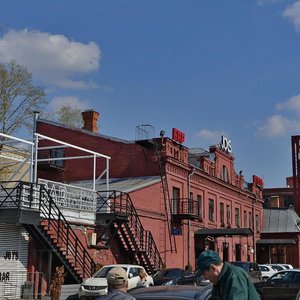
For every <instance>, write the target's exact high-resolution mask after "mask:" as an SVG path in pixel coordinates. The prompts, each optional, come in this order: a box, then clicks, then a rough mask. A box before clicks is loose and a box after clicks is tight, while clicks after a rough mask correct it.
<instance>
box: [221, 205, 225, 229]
mask: <svg viewBox="0 0 300 300" xmlns="http://www.w3.org/2000/svg"><path fill="white" fill-rule="evenodd" d="M224 213H225V212H224V203H220V223H221V226H225V222H224Z"/></svg>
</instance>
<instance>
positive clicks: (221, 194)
mask: <svg viewBox="0 0 300 300" xmlns="http://www.w3.org/2000/svg"><path fill="white" fill-rule="evenodd" d="M98 115H99V114H98V113H97V112H94V111H87V112H84V113H83V118H84V122H85V124H84V128H83V129H74V128H67V127H65V126H63V125H62V124H57V123H54V122H50V121H47V120H43V119H37V123H36V133H37V134H36V141H35V147H36V148H35V149H36V151H35V153H36V156H35V158H36V160H35V163H34V164H32V166H33V169H34V170H35V172H33V176H32V178H33V184H31V183H29V184H27V183H26V184H23V183H20V184H18V185H17V187H14V188H13V190H12V191H10V187H7V186H3V188H4V189H7V190H8V189H9V192H8V194H9V195H10V196H9V197H8V198H9V199H10V200H12V199H14V200H13V201H10V202H9V203H10V204H11V203H12V205H13V203H20V202H21V203H24V201H25V200H24V199H26V201H27V202H26V203H28V204H27V206H26V210H23V209H22V206H21V205H18V206H17V207H14V208H13V209H11V214H10V215H9V217H6V218H5V219H3V218H2V219H1V218H0V219H1V221H0V225H1V224H2V223H3V224H4V225H3V226H4V227H3V228H5V227H6V225H5V224H7V223H10V222H11V220H13V222H15V219H13V218H17V217H18V218H19V220H18V224H19V225H18V226H19V227H18V228H19V229H18V230H20V228H21V230H22V232H23V231H24V232H25V233H26V234H27V236H28V246H27V247H28V248H27V254H28V259H27V260H24V263H23V264H24V265H25V264H26V267H27V270H30V271H31V272H40V273H43V274H45V275H44V277H43V278H44V281H43V282H44V283H47V284H48V287H49V283H50V280H51V276H52V274H53V270H54V267H55V266H59V265H61V264H63V265H64V266H65V268H66V270H67V273H68V276H67V281H68V282H74V281H75V282H80V281H81V280H82V278H83V277H88V276H89V275H90V274H91V273H92V272H93V270H94V268H95V265H94V264H95V263H96V264H99V265H104V264H109V263H121V262H124V263H125V262H127V263H129V262H134V263H138V264H142V265H144V266H145V268H146V269H147V270H148V272H149V273H153V272H154V271H155V270H157V269H159V268H162V267H164V266H166V267H185V266H186V265H191V267H192V269H195V261H196V258H197V256H198V255H199V254H200V253H201V251H203V250H204V249H207V248H210V249H215V250H216V251H218V252H219V254H220V256H221V257H222V258H223V259H224V260H228V261H234V260H244V261H245V260H249V261H255V260H256V256H257V251H256V241H257V240H258V239H259V238H260V231H261V228H262V226H263V224H262V223H263V198H262V188H263V182H262V180H261V179H260V178H259V177H257V176H255V175H254V176H253V182H250V183H248V182H246V181H245V180H244V177H243V175H242V174H241V173H236V171H235V167H234V160H235V157H234V156H233V154H232V148H231V142H230V141H229V140H228V139H226V137H222V138H221V137H220V138H221V142H220V143H219V144H218V145H213V146H211V147H210V149H209V150H204V149H201V148H196V149H189V148H188V147H186V146H185V145H184V134H183V133H182V132H180V131H179V130H176V129H174V130H173V132H172V137H166V136H165V135H164V132H161V133H160V136H159V137H146V138H142V139H140V138H138V139H137V140H135V141H128V140H122V139H117V138H114V137H109V136H105V135H103V134H101V133H98V129H97V118H98ZM33 157H34V155H33ZM36 182H37V183H38V185H37V184H36ZM108 183H109V186H108ZM14 191H16V193H15V194H14ZM24 195H26V197H24ZM16 199H17V201H16ZM5 201H6V204H7V202H8V201H7V200H5ZM7 205H8V204H7ZM20 207H21V208H20ZM32 207H33V208H34V209H35V210H34V211H31V210H30V209H31V208H32ZM28 208H30V209H28ZM37 209H39V213H38V211H37ZM1 212H3V210H1V207H0V217H1V216H3V215H1ZM33 220H34V222H35V223H34V222H33ZM29 223H30V224H29ZM33 223H34V224H33ZM10 226H13V225H10ZM0 228H1V227H0ZM4 231H5V229H3V232H2V233H1V232H0V239H1V234H2V236H3V237H4V234H5V232H4ZM22 234H23V233H19V235H22ZM26 245H27V244H26ZM24 247H25V246H24ZM28 249H30V253H29V252H28V251H29V250H28ZM24 255H25V252H24ZM0 271H1V270H0Z"/></svg>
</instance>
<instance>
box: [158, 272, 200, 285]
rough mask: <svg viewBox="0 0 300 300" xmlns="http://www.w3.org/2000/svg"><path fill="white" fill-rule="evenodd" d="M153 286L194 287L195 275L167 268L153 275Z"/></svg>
mask: <svg viewBox="0 0 300 300" xmlns="http://www.w3.org/2000/svg"><path fill="white" fill-rule="evenodd" d="M153 281H154V285H178V284H181V285H196V281H195V275H194V274H193V273H191V272H189V271H186V270H184V269H181V268H169V269H163V270H160V271H158V272H157V273H156V274H154V275H153Z"/></svg>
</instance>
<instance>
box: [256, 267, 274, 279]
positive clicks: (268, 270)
mask: <svg viewBox="0 0 300 300" xmlns="http://www.w3.org/2000/svg"><path fill="white" fill-rule="evenodd" d="M258 267H259V269H260V271H261V278H262V279H267V278H269V277H270V276H272V275H273V274H275V273H276V272H277V271H275V270H274V269H273V268H272V267H271V266H268V265H258Z"/></svg>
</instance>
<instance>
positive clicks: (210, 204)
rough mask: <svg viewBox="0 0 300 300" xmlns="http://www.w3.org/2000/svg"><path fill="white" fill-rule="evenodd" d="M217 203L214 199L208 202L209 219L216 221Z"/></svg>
mask: <svg viewBox="0 0 300 300" xmlns="http://www.w3.org/2000/svg"><path fill="white" fill-rule="evenodd" d="M214 213H215V203H214V200H213V199H209V200H208V219H209V221H212V222H213V221H214Z"/></svg>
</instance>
